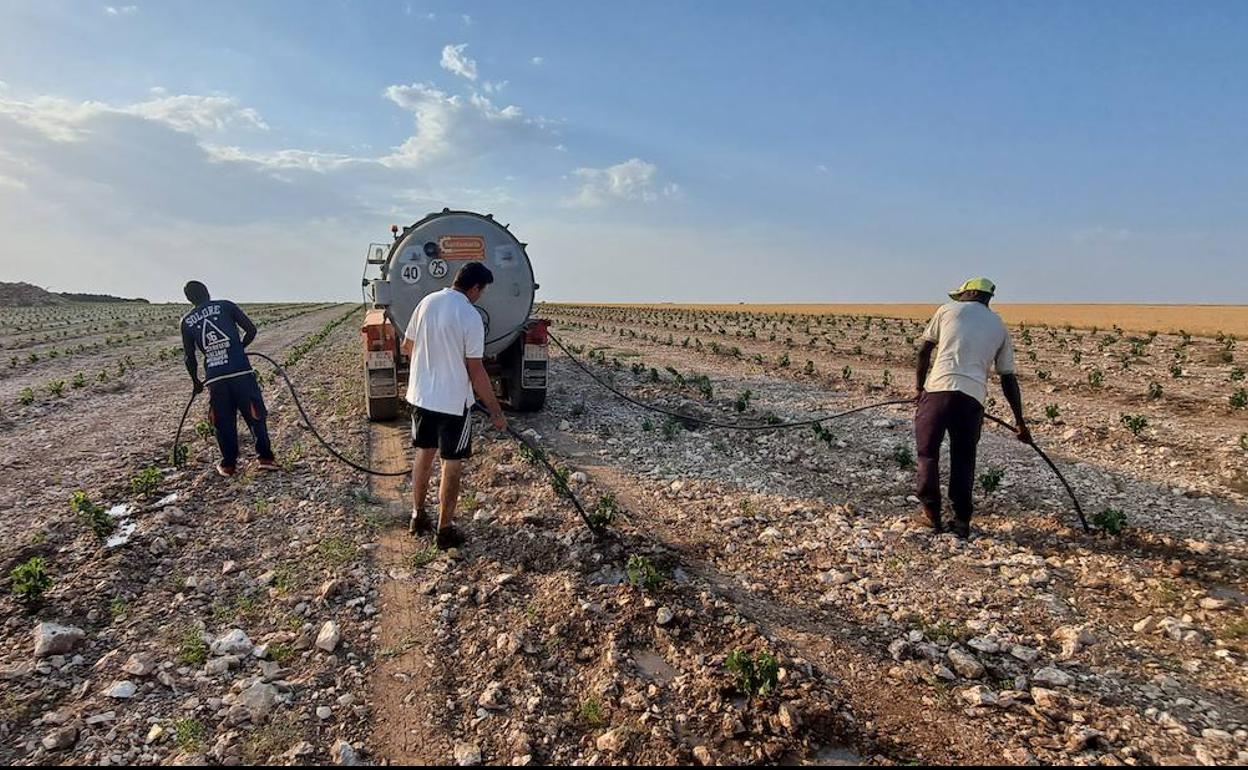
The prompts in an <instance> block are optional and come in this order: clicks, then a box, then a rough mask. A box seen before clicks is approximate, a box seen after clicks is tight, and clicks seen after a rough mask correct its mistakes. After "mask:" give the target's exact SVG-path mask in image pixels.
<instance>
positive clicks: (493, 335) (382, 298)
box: [361, 209, 547, 420]
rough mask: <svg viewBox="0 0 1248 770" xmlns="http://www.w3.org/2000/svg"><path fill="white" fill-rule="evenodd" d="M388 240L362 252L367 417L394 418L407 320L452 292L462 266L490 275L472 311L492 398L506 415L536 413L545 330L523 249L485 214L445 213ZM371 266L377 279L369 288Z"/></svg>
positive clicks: (542, 394) (403, 375)
mask: <svg viewBox="0 0 1248 770" xmlns="http://www.w3.org/2000/svg"><path fill="white" fill-rule="evenodd" d="M391 232H392V235H393V241H392V242H391V243H389V244H378V243H374V244H371V245H370V246H369V253H368V260H367V264H366V265H365V276H364V285H365V286H366V287H368V289H369V295H370V296H369V299H370V300H371V304H372V309H371V310H370V311H369V312H368V313H367V314H366V317H365V323H364V327H363V328H362V330H361V332H362V334H363V339H364V344H365V362H364V363H365V370H366V374H367V380H368V386H367V387H368V406H369V417H370V418H372V419H375V420H378V419H389V418H392V417H394V416H395V414H397V408H398V402H399V399H400V398H401V397H402V394H403V393H404V391H405V390H406V383H407V372H406V365H407V361H406V360H405V358H404V356H403V354H402V351H401V350H400V349H399V348H400V345H401V342H402V339H403V334H404V331H405V330H406V329H407V325H408V322H409V321H410V320H411V317H412V313H413V312H415V310H416V306H417V305H418V304H419V303H420V301H421V300H422V299H424V298H425V297H426V296H428V295H429V294H432V293H433V292H435V291H439V290H441V289H444V288H447V287H449V286H451V284H452V282H453V281H454V279H455V273H456V272H457V271H458V270H459V268H460V267H462V266H463V265H465V264H467V263H469V262H482V263H484V264H485V265H486V267H488V268H490V271H491V272H493V274H494V283H493V284H491V285H490V286H489V288H487V289H486V290H485V293H484V294H482V296H481V299H480V300H479V301H478V302H477V303H476V308H477V311H478V312H479V313H480V314H481V319H482V321H483V323H484V326H485V365H486V369H487V371H489V372H490V375H491V378H492V380H493V381H494V385H495V391H496V392H497V393H498V395H499V397H500V399H501V400H502V401H503V402H504V403H506V404H507V405H509V406H510V407H511V408H513V409H516V410H520V411H534V410H537V409H540V408H541V407H542V406H543V404H544V403H545V399H546V361H547V348H546V343H547V336H546V327H547V322H546V321H544V320H542V319H535V318H532V317H531V313H532V311H533V301H534V295H535V293H536V291H537V289H538V284H537V283H536V282H535V281H534V279H533V266H532V264H531V263H530V262H529V256H528V253H527V252H526V251H525V246H526V244H524V243H521V242H520V241H519V240H518V239H517V238H516V237H515V236H514V235H512V233H511V231H510V230H509V229H508V227H507V226H506V225H500V224H499V223H498V222H495V221H494V218H493V216H491V215H489V214H484V215H483V214H477V213H475V212H471V211H451V210H450V209H443V210H442V211H440V212H437V213H434V214H429V215H428V216H426V217H425V218H424V219H421V220H420V221H419V222H416V223H415V224H413V225H411V226H410V227H404V228H402V229H401V230H400V228H398V227H397V226H395V227H392V228H391ZM371 266H377V267H378V268H379V269H380V276H379V277H377V278H373V279H371V280H370V279H369V278H368V272H369V268H370V267H371Z"/></svg>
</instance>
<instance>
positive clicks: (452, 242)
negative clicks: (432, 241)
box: [438, 235, 485, 260]
mask: <svg viewBox="0 0 1248 770" xmlns="http://www.w3.org/2000/svg"><path fill="white" fill-rule="evenodd" d="M438 249H439V251H440V252H441V253H440V254H438V256H439V257H441V258H442V259H471V260H484V259H485V238H484V237H483V236H480V235H444V236H442V237H441V238H439V239H438Z"/></svg>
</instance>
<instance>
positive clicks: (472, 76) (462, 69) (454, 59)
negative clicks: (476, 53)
mask: <svg viewBox="0 0 1248 770" xmlns="http://www.w3.org/2000/svg"><path fill="white" fill-rule="evenodd" d="M466 48H468V44H467V43H460V44H459V45H446V46H443V47H442V69H444V70H446V71H447V72H454V73H455V74H456V75H459V76H460V77H462V78H467V79H469V80H472V81H475V80H476V79H477V63H476V62H475V61H473V60H472V59H469V58H468V57H467V56H465V55H464V50H465V49H466Z"/></svg>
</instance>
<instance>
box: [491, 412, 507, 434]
mask: <svg viewBox="0 0 1248 770" xmlns="http://www.w3.org/2000/svg"><path fill="white" fill-rule="evenodd" d="M490 422H491V423H492V424H493V425H494V428H495V430H507V418H506V417H504V416H503V413H502V412H495V413H494V414H492V415H490Z"/></svg>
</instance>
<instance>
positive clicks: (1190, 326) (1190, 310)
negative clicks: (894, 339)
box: [595, 302, 1248, 338]
mask: <svg viewBox="0 0 1248 770" xmlns="http://www.w3.org/2000/svg"><path fill="white" fill-rule="evenodd" d="M595 304H597V305H599V306H601V307H638V308H648V309H660V308H674V309H681V310H686V309H687V310H708V311H720V312H722V311H729V310H739V311H742V312H750V313H809V314H812V315H825V314H826V315H873V316H886V317H889V318H915V319H922V318H927V317H929V316H930V315H931V314H932V311H933V310H935V309H936V305H935V304H924V303H921V302H920V303H887V302H885V303H864V304H858V303H813V302H812V303H791V304H780V303H776V304H771V303H705V304H702V303H652V304H630V303H595ZM993 309H995V310H996V311H997V312H998V313H1000V314H1001V317H1002V318H1004V319H1005V320H1006V322H1008V323H1012V324H1018V323H1025V324H1032V325H1041V324H1044V325H1048V326H1066V325H1069V326H1072V327H1076V328H1080V329H1091V328H1093V327H1097V328H1110V327H1112V326H1115V325H1117V326H1119V327H1121V328H1123V329H1127V330H1129V331H1141V332H1147V331H1157V332H1177V331H1179V330H1180V329H1182V330H1183V331H1186V332H1189V333H1191V334H1196V335H1203V336H1212V335H1216V334H1217V333H1218V332H1222V333H1225V334H1233V335H1235V336H1236V337H1240V338H1242V337H1244V336H1246V335H1248V305H1161V304H1158V305H1127V304H1122V305H1119V304H1064V303H1055V304H1039V303H1034V304H1033V303H1015V304H1011V303H1002V304H996V303H994V304H993Z"/></svg>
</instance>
